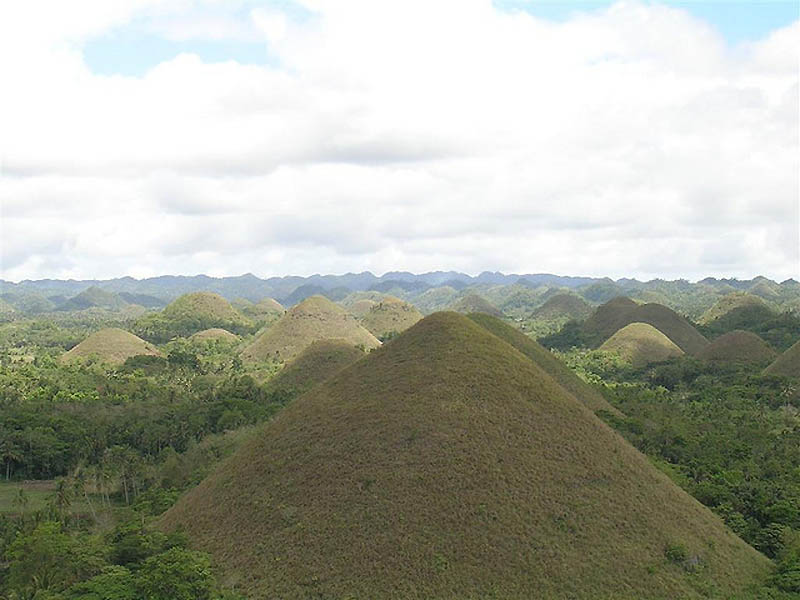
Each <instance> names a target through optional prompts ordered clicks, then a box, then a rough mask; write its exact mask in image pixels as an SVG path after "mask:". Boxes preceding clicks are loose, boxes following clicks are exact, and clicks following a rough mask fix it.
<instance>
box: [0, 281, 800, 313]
mask: <svg viewBox="0 0 800 600" xmlns="http://www.w3.org/2000/svg"><path fill="white" fill-rule="evenodd" d="M201 291H202V292H213V293H216V294H219V295H220V296H222V297H224V298H226V299H227V300H229V301H234V300H236V301H238V302H244V301H249V302H253V303H257V302H259V301H261V300H263V299H264V298H272V299H274V300H276V301H277V302H279V303H280V304H281V305H283V306H285V307H286V308H290V307H291V306H294V305H295V304H297V303H299V302H301V301H303V300H305V299H306V298H308V297H310V296H313V295H323V296H325V297H327V298H328V299H330V300H333V301H337V302H338V301H342V300H343V299H345V298H347V297H348V296H349V295H351V294H353V293H363V292H375V293H379V294H383V295H386V294H391V295H393V296H397V297H399V298H400V299H402V300H405V301H407V302H411V303H412V304H414V305H415V306H417V307H418V308H419V310H420V311H422V312H423V313H425V314H427V313H430V312H433V311H436V310H442V309H445V308H447V307H448V306H450V305H452V304H454V303H456V302H457V301H458V300H459V299H461V298H465V297H468V296H469V295H470V294H478V295H480V296H481V297H482V298H483V299H484V300H486V301H487V302H488V303H489V304H491V305H494V306H496V307H499V308H501V309H502V310H503V312H506V314H508V315H509V316H515V317H520V318H522V317H526V316H527V315H530V314H531V313H532V312H533V311H534V310H536V309H537V308H539V307H540V306H541V305H542V304H544V302H545V301H547V300H548V299H549V298H550V297H551V296H552V295H553V294H556V293H559V294H563V293H565V292H568V293H570V294H573V295H574V296H573V297H574V298H575V299H576V301H579V300H580V299H583V300H584V301H586V302H587V303H588V304H590V305H598V304H602V303H604V302H607V301H608V300H611V299H613V298H615V297H618V296H627V297H629V298H632V299H634V300H636V301H638V302H658V303H660V304H664V305H665V306H668V307H669V308H671V309H673V310H675V311H676V312H678V313H679V314H682V315H686V316H687V317H689V318H691V319H694V320H697V319H700V318H701V316H703V315H704V313H706V311H708V310H709V309H710V308H711V307H712V306H714V305H715V303H717V302H718V301H719V300H720V299H721V298H723V297H724V296H726V295H729V294H732V293H734V292H736V293H739V294H742V293H746V294H747V295H748V296H749V297H751V298H752V297H758V298H760V299H761V300H763V301H764V302H765V303H766V304H765V306H769V307H770V308H771V309H775V310H777V311H782V310H789V309H793V310H798V309H800V283H798V282H797V281H795V280H794V279H788V280H786V281H783V282H780V283H778V282H775V281H772V280H769V279H767V278H765V277H756V278H754V279H749V280H737V279H715V278H706V279H703V280H701V281H698V282H695V283H692V282H689V281H686V280H674V281H666V280H662V279H654V280H651V281H647V282H643V281H638V280H636V279H628V278H622V279H617V280H612V279H610V278H607V277H606V278H593V277H565V276H560V275H553V274H548V273H539V274H529V273H528V274H504V273H498V272H494V273H493V272H484V273H481V274H480V275H477V276H471V275H467V274H465V273H458V272H455V271H434V272H430V273H422V274H414V273H409V272H405V271H393V272H389V273H385V274H383V275H381V276H377V275H374V274H373V273H370V272H363V273H347V274H345V275H311V276H310V277H298V276H293V275H290V276H285V277H270V278H267V279H261V278H259V277H256V276H255V275H253V274H250V273H248V274H246V275H241V276H238V277H220V278H217V277H209V276H207V275H195V276H183V275H164V276H160V277H152V278H148V279H134V278H132V277H122V278H117V279H108V280H83V281H78V280H72V279H70V280H57V279H42V280H36V281H31V280H25V281H21V282H18V283H12V282H8V281H3V280H0V299H2V300H3V301H4V304H3V306H10V307H11V308H13V309H14V311H16V312H17V313H19V314H41V313H49V312H58V311H76V310H77V311H79V310H86V309H93V310H97V309H102V310H120V309H122V308H123V307H126V306H131V305H136V306H139V307H143V308H145V309H160V308H163V307H164V306H166V305H167V304H169V303H170V302H172V301H173V300H175V299H176V298H178V297H179V296H182V295H184V294H189V293H192V292H201ZM733 297H734V298H736V297H737V296H733ZM724 308H725V307H724V306H718V307H717V308H716V309H715V311H717V312H720V311H721V309H724ZM712 312H714V311H712ZM6 313H10V311H9V310H6ZM710 316H712V315H710V314H706V315H705V318H706V319H708V318H709V317H710Z"/></svg>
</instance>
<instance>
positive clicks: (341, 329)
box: [242, 296, 380, 362]
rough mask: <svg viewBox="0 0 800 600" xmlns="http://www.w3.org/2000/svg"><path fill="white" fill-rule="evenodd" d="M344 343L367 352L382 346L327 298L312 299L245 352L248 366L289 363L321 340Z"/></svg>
mask: <svg viewBox="0 0 800 600" xmlns="http://www.w3.org/2000/svg"><path fill="white" fill-rule="evenodd" d="M332 339H341V340H344V341H345V342H347V343H348V344H351V345H353V346H361V347H363V348H365V349H371V348H377V347H378V346H380V342H379V341H378V339H377V338H376V337H375V336H374V335H372V334H371V333H370V332H369V331H367V330H366V329H364V328H363V327H362V326H361V325H360V324H359V322H358V321H357V320H356V318H355V317H354V316H353V315H351V314H350V313H348V312H347V311H345V310H344V309H343V308H342V307H341V306H338V305H337V304H334V303H333V302H331V301H330V300H328V299H327V298H325V297H324V296H311V297H310V298H306V299H305V300H303V301H302V302H300V303H299V304H297V305H295V306H293V307H292V308H290V309H289V310H288V311H287V312H286V314H284V315H283V316H282V317H281V318H280V319H278V320H277V321H276V322H275V324H274V325H272V326H271V327H270V328H269V329H267V330H266V331H265V332H264V333H262V334H261V335H259V336H258V337H257V338H256V339H255V340H254V341H253V343H252V344H250V345H249V346H248V347H247V348H245V349H244V351H243V352H242V358H243V359H244V360H246V361H248V362H259V361H270V360H277V361H286V360H290V359H292V358H294V357H295V356H297V355H298V354H299V353H300V352H302V351H303V350H305V349H306V348H307V347H308V346H310V345H311V344H312V343H313V342H316V341H317V340H332Z"/></svg>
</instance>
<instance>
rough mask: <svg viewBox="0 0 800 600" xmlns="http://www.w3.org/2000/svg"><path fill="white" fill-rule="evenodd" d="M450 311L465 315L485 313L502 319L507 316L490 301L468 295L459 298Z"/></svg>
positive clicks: (474, 295) (475, 295) (476, 295)
mask: <svg viewBox="0 0 800 600" xmlns="http://www.w3.org/2000/svg"><path fill="white" fill-rule="evenodd" d="M449 310H452V311H455V312H458V313H461V314H465V315H466V314H470V313H483V314H485V315H492V316H493V317H498V318H501V319H502V318H503V317H504V316H505V315H504V314H503V312H502V311H501V310H500V309H499V308H497V307H496V306H493V305H492V304H491V303H489V301H488V300H486V299H485V298H483V297H482V296H479V295H478V294H468V295H466V296H464V297H463V298H459V299H458V300H456V301H455V302H454V303H453V304H451V305H450V308H449Z"/></svg>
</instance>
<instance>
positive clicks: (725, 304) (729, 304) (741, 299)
mask: <svg viewBox="0 0 800 600" xmlns="http://www.w3.org/2000/svg"><path fill="white" fill-rule="evenodd" d="M746 307H757V309H762V310H766V311H768V312H771V310H770V308H769V307H768V306H767V303H766V302H764V301H763V300H762V299H761V298H759V297H758V296H754V295H752V294H748V293H746V292H733V293H731V294H726V295H725V296H723V297H722V298H720V299H719V300H717V301H716V302H715V303H714V305H713V306H712V307H711V308H709V309H708V310H707V311H705V312H704V313H703V314H702V315H701V316H700V318H699V319H697V322H698V323H700V324H701V325H708V324H709V323H711V322H713V321H716V320H717V319H720V318H722V317H724V316H725V315H727V314H728V313H730V312H731V311H734V310H738V309H743V308H746Z"/></svg>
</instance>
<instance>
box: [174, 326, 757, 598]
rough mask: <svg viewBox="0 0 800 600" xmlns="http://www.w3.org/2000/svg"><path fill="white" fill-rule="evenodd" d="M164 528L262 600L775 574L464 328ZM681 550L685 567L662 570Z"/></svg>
mask: <svg viewBox="0 0 800 600" xmlns="http://www.w3.org/2000/svg"><path fill="white" fill-rule="evenodd" d="M160 526H161V527H162V529H163V531H165V532H169V531H174V530H176V529H177V528H184V529H185V531H186V533H187V534H188V535H189V537H190V539H192V540H193V544H196V547H197V548H200V549H203V550H206V551H209V552H210V553H211V555H212V556H213V557H214V558H215V560H217V561H218V562H219V564H220V566H221V568H222V569H223V570H224V571H225V572H226V573H227V574H228V575H229V576H230V577H231V579H232V580H235V581H237V582H238V583H239V585H238V587H239V588H240V590H241V591H242V592H244V593H245V594H247V595H250V596H252V597H256V598H269V597H280V598H285V599H289V598H308V597H323V598H324V597H334V598H341V597H348V596H349V597H356V598H362V597H363V598H372V597H380V596H381V595H382V594H383V593H384V591H385V590H393V595H394V597H398V598H404V597H407V598H412V597H414V598H418V597H433V598H486V597H496V598H506V599H508V598H532V597H544V598H549V597H565V596H566V595H568V596H569V597H573V598H597V597H608V598H613V597H619V598H633V597H638V598H642V597H647V598H675V597H682V598H701V597H707V596H708V595H709V591H710V590H713V591H714V592H715V593H718V594H719V595H725V594H728V595H730V594H731V593H733V592H736V591H743V590H744V589H746V588H747V587H748V586H751V585H755V584H757V583H759V582H760V581H763V579H764V578H766V577H767V576H768V573H769V569H770V563H769V561H768V560H767V559H766V558H764V557H763V556H762V555H760V554H758V553H757V552H755V551H754V550H753V549H752V548H750V547H749V546H747V545H746V544H744V543H743V542H742V541H741V540H740V539H739V538H737V537H736V536H734V535H733V534H731V533H730V532H729V531H728V530H727V529H726V528H725V527H724V526H723V524H722V522H721V521H720V520H719V519H718V518H717V517H715V516H714V515H713V514H712V513H711V512H710V511H708V510H707V509H706V508H704V507H703V506H701V505H700V504H699V503H697V502H696V501H694V500H693V499H691V498H690V497H689V496H688V495H687V494H685V493H684V492H683V491H681V490H680V489H679V488H678V487H677V486H676V485H674V484H673V483H672V482H671V481H670V480H669V479H668V478H667V477H666V476H665V475H663V474H662V473H660V472H659V471H658V470H657V469H655V468H654V467H653V466H652V465H651V463H650V462H649V461H648V460H647V459H646V458H645V457H644V456H642V455H641V454H640V453H639V452H637V451H636V450H634V449H633V448H632V447H631V446H629V445H628V444H627V443H625V442H624V441H623V440H622V439H621V438H620V437H619V436H618V435H617V434H615V433H614V432H613V431H611V430H610V429H609V428H608V427H607V426H606V425H604V424H603V423H601V422H600V421H599V420H598V419H597V418H596V417H595V416H594V415H593V414H592V413H591V412H590V411H588V410H586V408H585V407H584V406H582V405H581V404H580V403H579V402H577V401H576V400H575V398H574V397H573V396H572V395H571V394H569V393H567V392H566V391H564V390H563V389H562V388H561V387H560V386H559V385H558V384H557V383H556V382H555V381H554V380H553V379H552V378H551V377H550V376H548V375H547V374H546V373H545V372H544V371H542V370H541V369H540V368H539V367H538V366H537V365H536V364H535V363H534V362H532V361H531V360H529V359H528V358H527V357H526V356H524V355H522V354H521V353H519V352H518V351H517V350H516V349H514V348H513V347H512V346H510V345H509V344H507V343H506V342H504V341H502V340H501V339H500V338H498V337H496V336H494V335H492V334H490V333H489V332H488V331H487V330H486V329H484V328H482V327H480V326H478V325H477V324H476V323H473V322H472V321H470V320H469V319H466V318H465V317H463V316H460V315H457V314H454V313H439V314H436V315H432V316H430V317H428V318H426V319H424V320H423V321H420V322H419V323H417V324H416V325H415V326H414V327H412V328H411V329H409V330H408V331H406V332H405V333H403V334H401V335H400V336H398V337H397V338H396V339H394V340H393V341H392V342H391V343H390V344H387V345H386V346H385V347H383V348H381V349H378V350H376V351H374V352H372V353H370V354H369V356H368V357H366V358H365V359H363V360H359V361H357V362H355V363H354V364H353V365H351V366H349V367H347V368H346V369H344V370H343V371H341V372H340V373H338V374H337V375H335V376H334V377H333V378H331V379H329V380H328V381H326V382H325V383H323V384H322V385H321V386H319V387H317V388H315V389H314V390H312V391H311V392H309V393H308V394H306V395H304V396H303V397H302V398H299V399H298V400H296V401H295V402H293V403H291V404H290V405H288V406H287V407H286V408H285V409H284V410H283V411H282V413H281V415H280V417H279V418H277V419H275V420H273V421H272V422H270V423H268V424H267V425H265V426H264V428H263V429H262V430H261V431H259V432H258V433H257V434H255V435H254V436H253V437H252V438H251V440H250V441H249V442H247V443H245V445H244V446H242V447H241V448H240V449H239V450H238V451H237V452H236V453H235V454H234V455H233V456H232V457H231V458H230V459H229V460H228V461H227V462H226V463H225V465H224V467H223V468H219V469H217V470H215V471H214V472H213V473H212V474H211V475H210V476H209V477H208V478H206V479H205V480H204V481H203V482H202V483H201V484H200V485H199V486H198V487H196V488H194V489H193V490H191V491H189V492H188V493H187V494H186V495H185V496H183V497H182V498H181V499H180V500H179V501H178V503H177V504H176V505H175V506H173V507H172V508H171V509H170V510H169V511H167V513H165V515H164V516H163V517H162V519H161V520H160ZM676 543H679V544H681V545H682V546H683V547H685V548H686V550H687V556H688V557H689V563H688V564H687V565H684V564H678V565H676V564H675V563H674V561H670V560H669V559H668V558H667V557H666V556H665V553H664V549H665V548H666V547H668V545H670V544H676ZM690 565H697V566H698V567H699V568H697V569H694V568H693V567H692V568H687V567H688V566H690Z"/></svg>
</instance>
